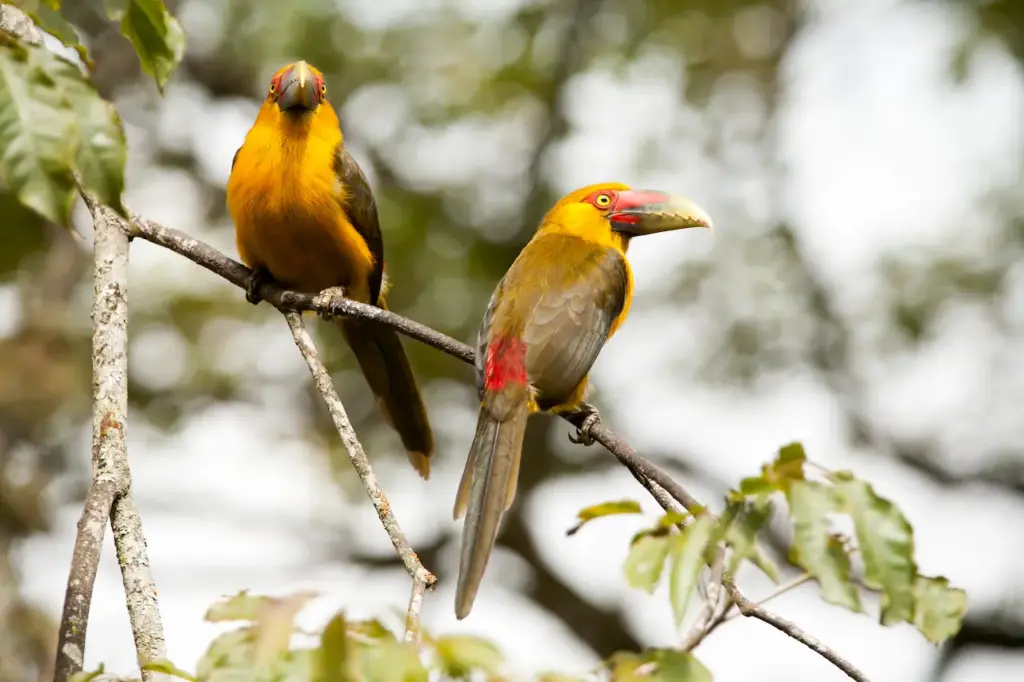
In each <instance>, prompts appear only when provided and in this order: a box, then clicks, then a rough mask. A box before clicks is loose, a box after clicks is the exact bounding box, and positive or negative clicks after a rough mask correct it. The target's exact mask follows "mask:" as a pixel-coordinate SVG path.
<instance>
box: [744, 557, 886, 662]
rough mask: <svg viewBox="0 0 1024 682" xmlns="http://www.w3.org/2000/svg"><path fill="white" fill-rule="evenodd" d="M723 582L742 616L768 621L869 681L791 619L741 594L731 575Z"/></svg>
mask: <svg viewBox="0 0 1024 682" xmlns="http://www.w3.org/2000/svg"><path fill="white" fill-rule="evenodd" d="M724 582H725V589H726V590H728V592H729V596H731V597H732V599H733V601H734V602H736V606H737V607H739V610H740V613H742V614H743V615H744V616H749V617H753V618H757V619H758V620H761V621H764V622H765V623H768V624H769V625H771V626H772V627H773V628H775V629H776V630H779V631H780V632H783V633H785V634H787V635H789V636H790V637H792V638H793V639H795V640H797V641H798V642H800V643H801V644H803V645H804V646H806V647H809V648H810V649H811V650H813V651H814V652H815V653H817V654H818V655H819V656H821V657H823V658H825V659H826V660H827V661H828V662H829V663H831V664H832V665H834V666H835V667H837V668H839V669H840V670H842V671H843V672H844V673H846V675H847V677H849V678H850V679H853V680H857V682H869V680H868V677H867V675H865V674H864V673H862V672H861V671H860V670H858V669H857V668H856V667H855V666H854V665H853V664H852V663H850V662H849V661H847V660H846V659H845V658H843V657H842V656H840V655H839V654H837V653H836V652H835V651H833V650H832V649H831V648H829V647H828V646H826V645H825V644H823V643H822V642H821V640H819V639H818V638H817V637H814V636H812V635H810V634H808V633H807V632H804V631H803V630H802V629H801V628H800V626H799V625H797V624H796V623H794V622H793V621H791V620H787V619H785V618H783V617H782V616H779V615H777V614H774V613H772V612H771V611H769V610H767V609H765V608H764V607H763V606H758V605H757V604H755V603H754V602H752V601H750V600H749V599H747V598H746V597H745V596H743V593H742V592H740V591H739V589H738V588H737V587H736V583H735V582H733V580H732V577H731V576H726V578H725V581H724Z"/></svg>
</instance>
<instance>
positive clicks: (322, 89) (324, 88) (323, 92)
mask: <svg viewBox="0 0 1024 682" xmlns="http://www.w3.org/2000/svg"><path fill="white" fill-rule="evenodd" d="M320 94H321V95H327V83H321V84H320Z"/></svg>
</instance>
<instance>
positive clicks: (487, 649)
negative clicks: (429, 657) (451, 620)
mask: <svg viewBox="0 0 1024 682" xmlns="http://www.w3.org/2000/svg"><path fill="white" fill-rule="evenodd" d="M434 649H435V651H437V656H438V658H439V659H440V664H441V670H442V672H444V674H445V675H448V676H449V677H454V678H461V677H467V676H469V674H470V673H471V672H472V671H474V670H483V671H484V672H486V673H488V674H495V673H497V672H498V669H499V668H500V667H501V664H502V663H503V662H504V660H505V657H504V656H503V655H502V653H501V650H499V649H498V647H496V646H495V645H494V644H493V643H491V642H489V641H487V640H486V639H481V638H480V637H471V636H468V635H449V636H447V637H441V638H440V639H438V640H437V642H436V643H435V644H434Z"/></svg>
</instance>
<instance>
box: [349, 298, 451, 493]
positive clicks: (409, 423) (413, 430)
mask: <svg viewBox="0 0 1024 682" xmlns="http://www.w3.org/2000/svg"><path fill="white" fill-rule="evenodd" d="M338 326H339V327H340V328H341V332H342V334H344V335H345V340H346V341H347V342H348V345H349V347H350V348H351V349H352V352H353V353H354V354H355V356H356V361H357V362H358V363H359V368H360V369H361V370H362V371H363V376H365V377H366V381H367V383H368V384H369V385H370V390H371V391H373V394H374V396H375V397H376V400H377V407H378V408H379V409H380V411H381V412H382V413H383V414H384V418H385V419H386V420H387V422H388V423H389V424H390V425H391V426H392V428H394V429H395V431H397V432H398V435H399V437H401V439H402V445H404V446H405V449H406V453H407V454H408V456H409V463H410V464H412V466H413V468H414V469H416V471H417V472H418V473H419V475H420V476H422V477H423V478H424V479H427V478H430V457H431V455H433V454H434V434H433V432H432V431H431V428H430V421H429V420H428V418H427V410H426V407H424V405H423V397H422V396H421V395H420V390H419V387H418V386H417V385H416V378H415V376H413V373H412V367H411V366H410V365H409V358H408V356H407V355H406V354H405V349H404V348H403V347H402V340H401V338H399V336H398V332H396V331H394V330H393V329H391V328H389V327H385V326H384V325H380V324H374V323H372V322H367V321H365V320H356V319H352V318H343V319H340V320H338Z"/></svg>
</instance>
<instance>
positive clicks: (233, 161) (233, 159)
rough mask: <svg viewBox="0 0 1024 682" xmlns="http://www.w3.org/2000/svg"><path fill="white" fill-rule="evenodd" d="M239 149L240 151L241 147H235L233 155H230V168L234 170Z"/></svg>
mask: <svg viewBox="0 0 1024 682" xmlns="http://www.w3.org/2000/svg"><path fill="white" fill-rule="evenodd" d="M240 151H242V148H241V147H239V148H238V149H236V150H235V155H234V156H232V157H231V170H235V161H238V152H240Z"/></svg>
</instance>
